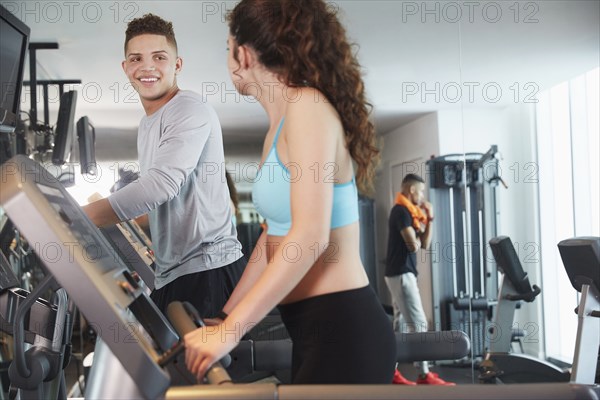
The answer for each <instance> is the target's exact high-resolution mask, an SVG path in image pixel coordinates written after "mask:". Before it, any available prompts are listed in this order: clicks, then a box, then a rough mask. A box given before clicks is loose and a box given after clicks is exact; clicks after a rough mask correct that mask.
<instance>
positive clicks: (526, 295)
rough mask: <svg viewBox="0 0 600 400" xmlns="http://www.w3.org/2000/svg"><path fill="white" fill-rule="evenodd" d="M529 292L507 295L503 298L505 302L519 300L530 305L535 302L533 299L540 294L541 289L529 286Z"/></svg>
mask: <svg viewBox="0 0 600 400" xmlns="http://www.w3.org/2000/svg"><path fill="white" fill-rule="evenodd" d="M531 289H532V290H531V292H528V293H522V294H507V295H506V296H504V298H505V299H506V300H510V301H519V300H523V301H526V302H528V303H531V302H532V301H534V300H535V298H536V297H537V296H538V295H539V294H540V293H542V289H540V287H539V286H538V285H535V284H534V285H531Z"/></svg>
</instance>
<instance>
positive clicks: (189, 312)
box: [159, 301, 231, 385]
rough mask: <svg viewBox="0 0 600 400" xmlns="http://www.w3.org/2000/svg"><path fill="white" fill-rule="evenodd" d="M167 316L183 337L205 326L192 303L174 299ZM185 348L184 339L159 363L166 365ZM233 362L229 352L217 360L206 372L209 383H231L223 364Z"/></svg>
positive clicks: (168, 308)
mask: <svg viewBox="0 0 600 400" xmlns="http://www.w3.org/2000/svg"><path fill="white" fill-rule="evenodd" d="M167 316H168V318H169V321H171V323H172V324H173V327H174V328H175V330H176V331H177V333H178V334H179V336H180V337H181V338H183V336H185V335H186V334H187V333H189V332H191V331H193V330H195V329H196V328H198V327H203V326H205V324H204V321H202V318H200V316H199V314H198V311H196V309H195V308H194V306H192V305H191V304H190V303H187V302H184V303H181V302H179V301H174V302H172V303H170V304H169V306H168V307H167ZM184 350H185V345H184V343H183V341H182V340H180V342H179V343H178V344H177V345H176V346H175V347H173V349H171V350H170V351H168V352H167V353H165V355H164V356H163V357H162V358H161V359H160V360H159V364H160V365H161V366H164V365H166V364H168V363H169V362H170V361H172V360H173V359H174V358H175V357H177V355H179V354H180V353H181V352H183V351H184ZM229 364H231V356H230V355H229V354H227V355H226V356H225V357H223V358H222V359H221V360H219V361H217V362H216V363H214V364H213V365H212V367H210V368H209V370H208V371H207V373H206V379H207V381H208V383H210V384H214V385H220V384H223V383H231V377H230V376H229V374H228V373H227V371H226V370H225V367H224V366H223V365H229Z"/></svg>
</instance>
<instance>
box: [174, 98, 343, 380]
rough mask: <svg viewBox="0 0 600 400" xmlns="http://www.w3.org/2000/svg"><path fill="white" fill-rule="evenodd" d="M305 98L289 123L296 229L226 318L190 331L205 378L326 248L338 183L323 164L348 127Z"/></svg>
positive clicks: (190, 357)
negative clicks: (340, 131)
mask: <svg viewBox="0 0 600 400" xmlns="http://www.w3.org/2000/svg"><path fill="white" fill-rule="evenodd" d="M305 97H306V101H300V102H297V103H294V104H293V106H292V105H291V104H290V105H289V106H288V110H287V113H286V122H285V137H286V139H285V140H286V141H287V156H288V160H289V162H288V167H289V170H290V175H291V176H290V181H291V182H290V190H291V193H290V197H291V212H292V226H291V229H290V231H289V232H288V234H287V235H286V236H285V237H283V238H282V240H281V243H280V244H279V245H278V247H277V249H276V250H275V251H274V254H273V257H272V259H271V260H269V262H268V264H267V265H266V268H265V269H264V271H263V273H262V274H260V276H259V277H258V279H257V280H256V281H255V283H254V284H253V285H252V287H251V288H250V289H249V290H248V291H247V292H246V293H245V295H244V296H243V298H241V299H240V300H238V301H237V304H236V306H235V308H233V309H231V310H230V311H231V312H230V314H229V316H228V317H227V319H226V320H225V322H224V323H223V324H220V325H218V326H214V327H207V328H205V329H197V330H195V331H193V332H191V333H189V334H187V335H186V336H185V345H186V364H187V366H188V368H189V369H190V371H192V373H194V374H195V375H196V376H198V377H199V378H201V377H202V376H204V374H205V373H206V371H207V370H208V368H209V367H210V366H211V365H212V364H213V363H214V362H215V361H216V360H218V359H220V358H221V357H223V356H224V355H225V354H227V353H228V352H229V351H230V350H231V349H232V348H233V347H234V346H235V345H236V344H237V343H238V342H239V340H240V339H241V337H242V336H243V334H244V333H245V332H247V331H248V330H250V329H251V328H252V327H253V326H254V325H255V324H256V323H258V322H259V321H260V320H261V319H262V318H264V316H265V315H266V314H267V313H268V312H269V311H270V310H271V309H273V307H275V306H276V305H277V304H278V303H280V302H281V301H282V300H283V299H284V298H285V296H287V295H288V294H289V293H290V292H291V291H292V289H294V288H295V287H296V286H297V285H298V283H299V282H300V281H301V280H302V278H303V277H304V276H305V275H306V273H307V272H308V270H309V269H310V268H311V267H312V265H313V264H314V262H315V261H316V260H317V259H318V257H319V256H320V255H321V254H322V252H323V251H324V248H326V246H325V244H326V243H327V241H328V240H329V233H330V221H331V209H332V200H333V184H332V182H328V181H327V179H325V177H324V175H325V174H324V173H323V171H324V170H323V168H325V167H326V166H327V165H330V164H331V163H334V162H335V151H336V140H337V136H336V133H339V130H340V129H342V128H341V124H340V123H339V120H338V119H337V118H336V117H335V114H334V115H332V113H331V111H330V109H329V108H327V107H324V106H323V104H322V103H321V104H320V103H315V102H314V101H311V100H312V99H313V98H314V97H313V96H310V95H309V94H307V95H306V96H305ZM306 115H310V116H311V118H306ZM336 129H337V130H338V131H337V132H336ZM284 161H285V160H284ZM292 167H293V168H292ZM315 171H317V173H316V174H315ZM318 171H321V173H320V174H319V173H318ZM325 171H326V170H325ZM319 175H320V176H319ZM240 290H241V289H240ZM240 293H241V292H240Z"/></svg>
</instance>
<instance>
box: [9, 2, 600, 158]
mask: <svg viewBox="0 0 600 400" xmlns="http://www.w3.org/2000/svg"><path fill="white" fill-rule="evenodd" d="M0 3H2V5H3V6H4V7H6V8H7V9H8V10H9V11H11V12H12V13H13V14H15V15H16V16H17V17H18V18H20V19H21V20H22V21H24V22H25V23H26V24H27V25H28V26H29V27H30V28H31V39H30V40H31V41H34V42H58V43H59V47H60V48H59V49H58V50H42V51H39V52H38V56H37V70H38V73H37V75H38V79H81V81H82V85H79V86H78V87H77V89H78V90H79V98H78V102H77V114H78V116H81V115H88V116H89V117H90V118H91V120H92V122H93V123H94V125H95V126H96V130H97V140H98V145H99V149H98V150H99V151H98V154H99V157H101V158H102V157H104V158H106V157H108V158H111V157H112V158H113V159H120V158H125V159H127V158H135V132H136V126H137V123H138V121H139V119H140V118H141V116H142V115H143V111H142V108H141V105H140V104H139V102H138V99H137V96H136V94H135V92H134V91H133V90H132V89H131V87H130V86H129V85H128V83H127V79H126V77H125V75H124V73H123V71H122V69H121V61H122V60H123V40H124V32H125V28H126V21H128V20H129V19H130V18H132V17H139V16H142V15H143V14H145V13H147V12H152V13H155V14H158V15H160V16H162V17H163V18H165V19H167V20H170V21H172V22H173V24H174V28H175V33H176V36H177V40H178V45H179V52H180V55H181V56H182V57H183V60H184V64H183V71H182V73H181V74H180V75H179V86H180V87H181V88H183V89H190V90H195V91H198V92H202V93H204V95H205V96H206V98H207V101H208V102H209V103H210V104H212V105H213V106H214V107H215V109H216V110H217V113H218V114H219V117H220V119H221V123H222V126H223V132H224V137H225V146H226V153H227V152H228V151H229V152H234V153H235V152H244V151H252V152H256V153H258V152H259V151H260V143H261V138H262V135H264V132H265V130H266V127H267V119H266V116H265V114H264V112H263V111H262V109H261V108H260V106H259V105H258V104H257V103H256V102H255V101H253V100H252V99H250V98H243V97H241V96H239V95H238V94H237V93H235V91H234V89H233V86H232V84H231V82H230V80H229V77H228V74H227V68H226V55H227V54H226V38H227V26H226V23H225V21H224V18H223V14H224V13H225V12H226V11H227V10H229V9H231V8H233V6H234V5H235V3H236V2H231V1H122V2H116V1H79V2H49V1H43V2H40V1H37V2H25V1H4V0H2V1H0ZM328 4H329V6H330V7H332V8H336V9H339V11H340V14H339V15H340V17H341V19H342V21H343V22H344V24H345V26H346V27H347V31H348V36H349V37H350V39H351V40H352V41H353V42H355V43H357V44H358V58H359V60H360V62H361V64H362V66H363V67H364V72H365V84H366V88H367V95H368V98H369V100H370V102H371V103H372V104H373V106H374V114H373V115H374V121H375V124H376V128H377V131H378V133H380V134H385V133H386V132H388V131H390V130H392V129H394V128H396V127H398V126H400V125H403V124H405V123H407V122H409V121H411V120H414V119H415V118H418V117H419V116H421V115H423V114H425V113H429V112H433V111H436V110H439V109H443V108H452V107H502V106H506V105H508V104H511V103H514V101H515V100H520V99H515V96H517V95H518V96H519V97H521V96H525V95H526V94H528V93H529V94H531V93H533V94H535V93H536V92H539V91H540V90H543V89H545V88H548V87H550V86H552V85H554V84H556V83H558V82H561V81H564V80H566V79H569V78H571V77H573V76H576V75H578V74H581V73H583V72H586V71H588V70H590V69H592V68H595V67H598V64H599V57H600V55H599V54H600V53H599V49H600V26H599V21H600V8H599V5H600V1H536V2H532V1H522V2H517V1H510V2H508V1H507V2H504V1H500V2H498V1H497V2H488V1H484V2H462V1H457V2H451V1H450V2H449V1H441V2H440V1H427V2H415V1H366V0H358V1H354V0H348V1H329V2H328ZM27 75H28V70H26V77H25V79H28V77H27ZM515 84H516V86H515ZM532 85H533V86H532ZM498 89H500V91H501V93H502V95H499V93H498V92H497V91H498ZM50 95H51V97H52V98H51V110H53V112H55V111H54V110H56V108H57V94H56V91H51V93H50ZM28 101H29V100H28V99H27V97H26V95H25V96H24V103H23V107H22V108H23V109H29V103H28ZM39 107H41V104H40V106H39ZM38 115H43V114H42V113H41V112H40V111H38ZM53 115H55V114H52V115H51V119H52V117H53ZM51 122H53V121H51ZM115 144H117V145H115ZM132 155H133V156H132Z"/></svg>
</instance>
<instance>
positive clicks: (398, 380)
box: [392, 370, 417, 385]
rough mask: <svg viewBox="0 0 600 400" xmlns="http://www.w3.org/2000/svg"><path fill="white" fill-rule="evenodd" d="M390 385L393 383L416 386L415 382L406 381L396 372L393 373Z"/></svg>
mask: <svg viewBox="0 0 600 400" xmlns="http://www.w3.org/2000/svg"><path fill="white" fill-rule="evenodd" d="M392 383H394V384H396V385H416V384H417V383H416V382H413V381H409V380H408V379H406V378H405V377H404V376H402V374H401V373H400V371H398V370H395V371H394V379H392Z"/></svg>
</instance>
